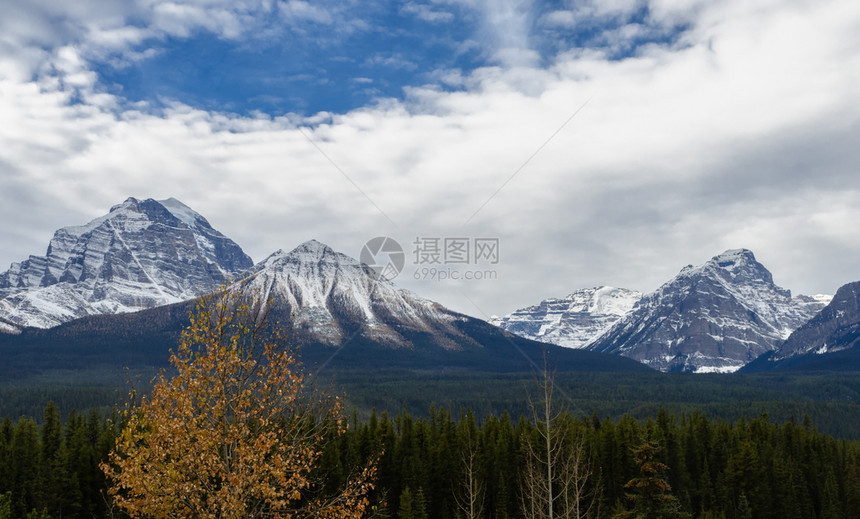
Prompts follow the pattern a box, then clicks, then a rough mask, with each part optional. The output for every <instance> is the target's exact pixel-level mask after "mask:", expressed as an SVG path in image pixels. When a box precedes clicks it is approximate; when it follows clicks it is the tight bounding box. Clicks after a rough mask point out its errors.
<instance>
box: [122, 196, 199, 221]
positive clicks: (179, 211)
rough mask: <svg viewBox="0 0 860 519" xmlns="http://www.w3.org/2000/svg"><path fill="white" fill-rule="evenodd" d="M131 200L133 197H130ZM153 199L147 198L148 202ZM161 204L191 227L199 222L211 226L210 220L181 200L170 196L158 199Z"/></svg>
mask: <svg viewBox="0 0 860 519" xmlns="http://www.w3.org/2000/svg"><path fill="white" fill-rule="evenodd" d="M129 200H131V199H129ZM151 200H152V199H149V200H147V202H149V201H151ZM156 201H157V202H158V203H159V204H161V205H162V206H164V208H165V209H167V210H168V211H170V213H171V214H172V215H173V216H175V217H176V218H178V219H179V220H180V221H181V222H183V223H185V224H186V225H188V226H189V227H194V226H196V225H197V224H198V223H202V224H204V225H205V226H206V227H209V222H208V221H206V218H203V216H201V215H200V213H198V212H197V211H195V210H193V209H191V208H190V207H188V206H187V205H185V204H183V203H182V202H180V201H179V200H177V199H175V198H173V197H170V198H168V199H166V200H156Z"/></svg>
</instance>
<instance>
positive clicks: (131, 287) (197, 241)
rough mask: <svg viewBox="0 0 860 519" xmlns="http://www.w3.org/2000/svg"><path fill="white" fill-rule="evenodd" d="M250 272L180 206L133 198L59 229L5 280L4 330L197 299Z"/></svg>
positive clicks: (226, 243)
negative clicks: (44, 249)
mask: <svg viewBox="0 0 860 519" xmlns="http://www.w3.org/2000/svg"><path fill="white" fill-rule="evenodd" d="M251 265H252V261H251V258H249V257H248V256H247V255H246V254H245V253H244V252H243V251H242V249H241V248H240V247H239V246H238V245H236V244H235V243H234V242H233V241H232V240H230V239H229V238H227V237H226V236H224V235H223V234H221V233H220V232H218V231H216V230H215V229H213V228H212V227H211V226H210V225H209V222H207V221H206V219H205V218H203V217H202V216H200V215H199V214H198V213H196V212H194V211H193V210H192V209H191V208H189V207H188V206H186V205H184V204H182V203H181V202H179V201H178V200H176V199H173V198H171V199H168V200H163V201H156V200H152V199H147V200H137V199H135V198H129V199H127V200H126V201H125V202H123V203H122V204H118V205H115V206H113V207H112V208H111V210H110V212H109V213H108V214H106V215H104V216H100V217H98V218H96V219H94V220H92V221H90V222H89V223H87V224H85V225H77V226H68V227H64V228H62V229H59V230H57V231H56V232H55V233H54V236H53V238H52V239H51V241H50V243H49V245H48V249H47V252H46V254H45V255H44V256H30V257H29V258H28V259H27V260H24V261H22V262H19V263H13V264H12V265H11V267H10V268H9V270H7V271H6V272H4V273H2V274H0V320H2V321H5V323H6V324H5V325H4V326H3V328H2V329H0V330H2V331H6V332H8V331H10V330H9V329H10V328H11V329H13V330H11V331H14V330H17V329H20V328H22V327H28V326H31V327H37V328H50V327H53V326H56V325H58V324H61V323H64V322H67V321H70V320H73V319H77V318H79V317H84V316H87V315H98V314H114V313H124V312H133V311H137V310H142V309H146V308H154V307H156V306H162V305H166V304H171V303H176V302H180V301H185V300H188V299H192V298H195V297H198V296H200V295H202V294H204V293H206V292H209V291H211V290H212V289H213V288H214V287H216V286H218V285H220V284H223V283H224V282H226V281H228V280H229V279H231V278H234V277H238V276H239V275H241V274H242V272H244V271H245V270H246V269H247V268H249V267H250V266H251Z"/></svg>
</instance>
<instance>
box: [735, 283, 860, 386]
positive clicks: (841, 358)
mask: <svg viewBox="0 0 860 519" xmlns="http://www.w3.org/2000/svg"><path fill="white" fill-rule="evenodd" d="M858 369H860V282H853V283H848V284H847V285H843V286H842V287H840V288H839V290H837V291H836V295H834V296H833V300H832V301H830V304H828V305H827V306H826V307H824V309H823V310H821V312H819V313H818V314H817V315H816V316H815V317H813V318H812V319H810V320H809V321H808V322H807V323H806V324H804V325H803V326H801V327H799V328H798V329H797V330H795V331H794V332H793V333H792V334H791V336H789V338H788V339H787V340H786V341H785V342H783V343H782V344H781V345H780V346H779V348H777V349H776V350H775V351H773V352H769V353H767V354H764V355H762V356H761V357H759V358H758V359H756V360H755V361H754V362H751V363H749V364H747V365H746V366H745V367H744V368H743V369H742V370H741V371H742V372H744V373H755V372H760V371H772V370H776V371H797V370H806V371H815V370H826V371H833V370H837V371H843V370H851V371H855V370H858Z"/></svg>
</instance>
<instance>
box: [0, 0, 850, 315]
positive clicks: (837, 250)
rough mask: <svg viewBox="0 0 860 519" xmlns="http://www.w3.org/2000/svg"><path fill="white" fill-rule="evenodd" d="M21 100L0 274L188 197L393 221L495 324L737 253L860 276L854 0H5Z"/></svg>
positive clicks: (213, 217)
mask: <svg viewBox="0 0 860 519" xmlns="http://www.w3.org/2000/svg"><path fill="white" fill-rule="evenodd" d="M0 118H2V124H0V193H2V203H0V269H5V268H6V266H7V265H9V264H10V263H11V262H13V261H20V260H22V259H25V258H26V257H27V256H28V255H30V254H44V252H45V248H46V246H47V243H48V240H49V239H50V237H51V235H52V234H53V231H54V230H55V229H57V228H59V227H62V226H66V225H73V224H82V223H84V222H86V221H89V220H90V219H92V218H95V217H97V216H100V215H102V214H105V213H106V212H107V211H108V209H109V208H110V207H111V206H112V205H115V204H118V203H120V202H122V201H123V200H124V199H126V198H127V197H129V196H134V197H137V198H150V197H151V198H156V199H163V198H168V197H171V196H172V197H176V198H177V199H179V200H182V201H183V202H185V203H186V204H188V205H189V206H191V207H192V208H194V209H195V210H197V211H198V212H200V213H201V214H203V215H204V216H206V217H207V218H208V219H209V221H210V222H211V223H212V225H213V226H214V227H215V228H217V229H219V230H221V231H222V232H224V233H225V234H226V235H228V236H230V237H231V238H233V239H234V240H235V241H236V242H237V243H239V245H241V246H242V247H243V248H244V249H245V250H246V251H247V252H248V254H250V255H251V256H252V258H253V259H254V260H255V261H259V260H261V259H263V258H264V257H265V256H267V255H268V254H270V253H271V252H273V251H275V250H277V249H279V248H282V249H291V248H293V247H295V246H296V245H298V244H299V243H301V242H303V241H305V240H308V239H311V238H316V239H318V240H320V241H323V242H325V243H327V244H329V245H330V246H332V247H333V248H335V249H337V250H340V251H342V252H345V253H347V254H350V255H352V256H356V257H357V256H358V255H359V251H360V250H361V247H362V245H363V244H364V243H365V242H366V241H367V240H368V239H370V238H373V237H375V236H391V237H394V238H395V239H397V240H398V241H399V242H400V243H402V244H403V247H404V249H406V252H407V262H406V268H405V270H404V271H403V272H402V273H401V275H400V276H399V277H398V278H397V280H396V282H397V283H398V284H399V285H401V286H404V287H407V288H409V289H411V290H414V291H415V292H418V293H419V294H421V295H424V296H426V297H429V298H431V299H435V300H437V301H440V302H442V303H443V304H446V305H448V306H450V307H452V308H455V309H457V310H461V311H465V312H467V313H470V314H472V315H477V316H484V315H488V314H503V313H507V312H510V311H512V310H514V309H516V308H518V307H521V306H525V305H527V304H531V303H534V302H537V301H538V300H540V299H543V298H545V297H551V296H564V295H566V294H567V293H569V292H571V291H573V290H575V289H577V288H582V287H588V286H595V285H601V284H608V285H614V286H622V287H627V288H633V289H638V290H643V291H649V290H653V289H655V288H656V287H657V286H659V285H660V284H661V283H663V282H664V281H666V280H668V279H669V278H670V277H672V276H673V275H675V274H676V273H677V272H678V270H679V269H680V268H681V267H683V266H684V265H686V264H688V263H693V264H699V263H702V262H704V261H706V260H707V259H708V258H710V257H711V256H713V255H715V254H717V253H719V252H721V251H723V250H725V249H728V248H740V247H745V248H749V249H751V250H753V251H754V252H755V253H756V256H757V258H758V259H759V260H760V261H761V262H762V263H764V264H765V266H767V267H768V268H769V269H770V270H771V271H772V272H773V274H774V279H775V281H776V282H777V283H778V284H780V285H781V286H783V287H786V288H790V289H792V291H793V292H794V293H833V292H834V291H835V290H836V288H838V287H839V286H840V285H842V284H844V283H845V282H848V281H854V280H860V2H857V1H856V0H810V1H804V0H756V1H754V2H751V1H749V0H724V1H713V0H687V1H684V0H560V1H556V2H546V1H534V2H528V1H524V0H522V1H520V0H416V1H398V2H377V1H374V0H355V1H352V0H346V1H343V0H341V1H328V0H317V1H313V2H304V1H299V0H287V1H282V0H174V1H165V0H122V1H116V0H76V1H74V2H57V1H54V0H11V2H10V1H9V0H7V1H6V2H4V7H3V16H2V17H0ZM446 237H447V238H468V239H472V240H474V239H475V238H491V239H498V240H499V253H500V254H499V258H498V260H499V261H498V263H497V264H487V262H485V261H479V262H478V263H477V264H475V263H474V262H473V263H472V264H466V265H462V264H457V265H451V264H438V265H429V264H424V265H418V264H416V263H415V258H414V255H413V254H412V253H413V250H414V248H415V246H414V245H413V242H414V241H415V240H416V238H438V239H440V243H442V242H441V240H443V239H444V238H446ZM423 243H425V244H426V242H423ZM471 243H474V242H471ZM434 266H435V267H436V268H438V269H439V270H444V271H445V272H451V271H455V272H457V274H455V275H460V276H461V277H465V276H466V275H468V274H467V272H472V273H473V275H475V274H474V273H477V275H478V276H485V277H491V278H493V279H483V280H473V279H471V280H466V279H460V280H456V281H452V280H438V279H429V278H427V277H426V276H425V275H424V274H423V272H424V271H422V270H420V269H421V268H424V267H434ZM486 270H492V271H493V273H492V274H486V273H484V271H486ZM416 274H417V277H419V278H422V279H415V278H416Z"/></svg>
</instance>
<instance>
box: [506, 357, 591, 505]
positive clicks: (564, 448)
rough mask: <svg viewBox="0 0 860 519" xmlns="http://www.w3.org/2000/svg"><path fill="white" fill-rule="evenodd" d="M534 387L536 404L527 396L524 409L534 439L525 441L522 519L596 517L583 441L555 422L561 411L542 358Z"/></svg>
mask: <svg viewBox="0 0 860 519" xmlns="http://www.w3.org/2000/svg"><path fill="white" fill-rule="evenodd" d="M536 383H537V386H538V388H539V390H540V397H539V399H538V401H535V400H534V399H532V397H531V396H529V408H530V409H531V411H532V419H533V420H534V424H535V429H536V431H537V435H538V441H537V442H534V441H531V440H530V439H526V441H524V451H525V458H526V459H525V465H524V467H523V473H522V474H523V476H522V486H521V489H520V490H521V499H522V512H523V515H525V517H526V518H527V519H585V518H597V517H599V515H600V514H599V507H598V503H599V499H598V494H597V491H596V490H595V489H596V485H593V484H592V483H593V482H592V479H593V477H594V470H593V468H592V465H591V461H590V457H589V455H588V452H587V451H586V448H585V438H583V437H582V436H581V435H576V436H575V435H573V433H572V431H571V430H570V427H565V426H564V425H563V424H562V423H560V422H561V421H562V419H563V416H564V415H565V414H566V413H565V412H564V409H563V408H559V407H558V406H556V405H555V404H554V402H553V396H554V392H555V377H554V375H553V374H552V373H550V372H549V369H548V367H547V360H546V357H544V369H543V373H542V374H541V375H540V377H539V378H537V379H536ZM568 416H569V415H568Z"/></svg>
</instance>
